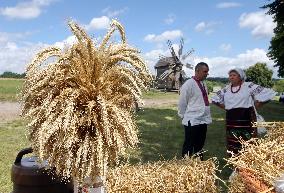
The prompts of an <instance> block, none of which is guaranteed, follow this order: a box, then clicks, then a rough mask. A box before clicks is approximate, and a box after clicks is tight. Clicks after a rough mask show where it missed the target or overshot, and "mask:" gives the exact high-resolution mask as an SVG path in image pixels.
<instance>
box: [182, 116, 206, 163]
mask: <svg viewBox="0 0 284 193" xmlns="http://www.w3.org/2000/svg"><path fill="white" fill-rule="evenodd" d="M206 132H207V124H200V125H194V126H191V124H190V122H189V121H188V126H185V125H184V136H185V139H184V143H183V148H182V156H183V157H184V156H185V155H189V156H191V155H193V154H195V153H198V152H200V151H201V150H202V148H203V146H204V143H205V139H206ZM199 156H200V158H201V160H203V154H202V153H201V154H200V155H199Z"/></svg>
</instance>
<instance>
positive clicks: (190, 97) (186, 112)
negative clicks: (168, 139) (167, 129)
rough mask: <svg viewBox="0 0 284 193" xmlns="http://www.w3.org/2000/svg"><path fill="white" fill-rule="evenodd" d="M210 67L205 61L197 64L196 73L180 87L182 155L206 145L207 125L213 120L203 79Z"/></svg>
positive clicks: (179, 113) (179, 111) (198, 151)
mask: <svg viewBox="0 0 284 193" xmlns="http://www.w3.org/2000/svg"><path fill="white" fill-rule="evenodd" d="M208 71H209V67H208V64H206V63H205V62H200V63H198V64H197V65H196V66H195V75H194V76H193V77H192V78H191V79H189V80H187V81H186V82H185V83H184V84H183V85H182V87H181V89H180V98H179V104H178V115H179V116H180V117H181V118H182V124H183V126H184V131H185V140H184V144H183V148H182V156H183V157H184V156H185V155H189V156H191V155H193V154H195V153H198V154H197V155H198V156H200V158H201V160H203V154H202V153H201V152H200V151H201V150H202V148H203V146H204V142H205V138H206V132H207V125H208V124H210V123H211V122H212V119H211V114H210V107H209V101H208V91H207V87H206V85H205V83H204V82H203V80H205V79H206V77H207V76H208Z"/></svg>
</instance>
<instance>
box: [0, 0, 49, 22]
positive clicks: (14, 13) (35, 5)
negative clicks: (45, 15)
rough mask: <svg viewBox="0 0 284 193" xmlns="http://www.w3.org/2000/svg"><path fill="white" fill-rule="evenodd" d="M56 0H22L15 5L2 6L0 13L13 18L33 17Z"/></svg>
mask: <svg viewBox="0 0 284 193" xmlns="http://www.w3.org/2000/svg"><path fill="white" fill-rule="evenodd" d="M53 1H54V0H32V1H26V2H20V3H18V4H17V5H16V6H14V7H4V8H3V7H1V8H0V15H4V16H5V17H8V18H11V19H33V18H36V17H38V16H39V15H40V14H41V13H42V8H43V7H45V6H48V5H49V4H50V3H51V2H53Z"/></svg>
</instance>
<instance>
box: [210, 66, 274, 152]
mask: <svg viewBox="0 0 284 193" xmlns="http://www.w3.org/2000/svg"><path fill="white" fill-rule="evenodd" d="M245 79H246V75H245V72H244V71H243V70H242V69H240V68H235V69H232V70H230V71H229V81H230V83H229V84H228V85H227V86H225V87H224V88H223V89H221V90H220V91H218V92H217V93H216V95H215V96H213V97H212V98H211V100H212V103H213V104H215V105H217V106H219V107H220V108H223V109H225V110H226V127H227V130H226V133H227V134H226V135H227V149H228V150H229V151H231V152H233V153H236V154H237V153H238V152H239V150H240V149H241V144H240V143H239V139H240V138H242V139H243V140H249V139H250V138H252V137H256V136H257V130H256V127H252V125H253V124H252V123H253V122H255V121H256V113H257V112H256V111H255V108H256V109H257V108H259V107H260V106H262V105H263V104H264V103H267V102H269V101H270V100H271V99H272V98H273V97H274V96H275V94H276V93H275V92H274V91H273V90H272V89H269V88H264V87H262V86H259V85H257V84H254V83H252V82H245Z"/></svg>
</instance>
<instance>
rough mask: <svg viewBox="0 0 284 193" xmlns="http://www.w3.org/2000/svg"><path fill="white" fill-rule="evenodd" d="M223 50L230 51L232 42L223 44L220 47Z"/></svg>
mask: <svg viewBox="0 0 284 193" xmlns="http://www.w3.org/2000/svg"><path fill="white" fill-rule="evenodd" d="M219 48H220V49H221V50H222V51H225V52H228V51H229V50H231V48H232V46H231V44H221V45H220V47H219Z"/></svg>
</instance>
